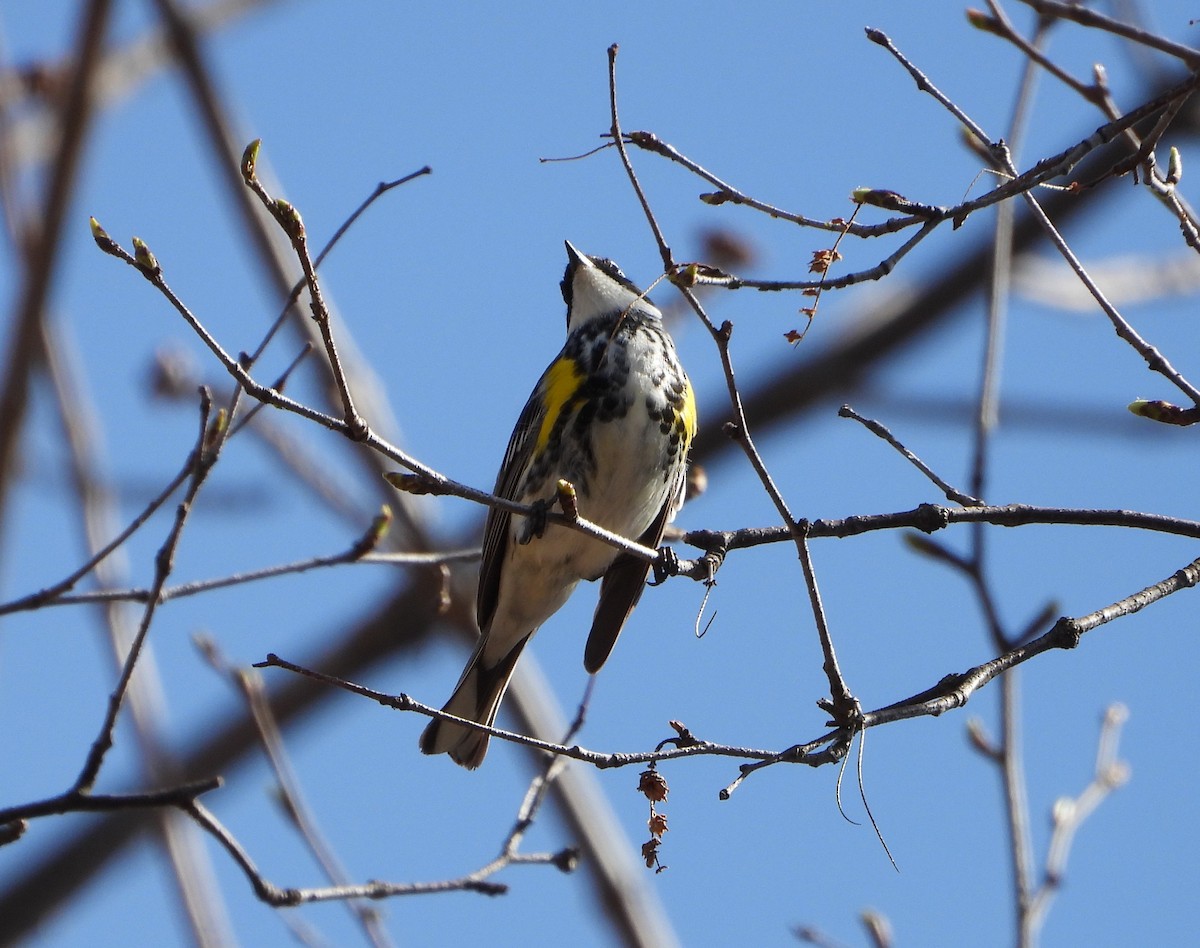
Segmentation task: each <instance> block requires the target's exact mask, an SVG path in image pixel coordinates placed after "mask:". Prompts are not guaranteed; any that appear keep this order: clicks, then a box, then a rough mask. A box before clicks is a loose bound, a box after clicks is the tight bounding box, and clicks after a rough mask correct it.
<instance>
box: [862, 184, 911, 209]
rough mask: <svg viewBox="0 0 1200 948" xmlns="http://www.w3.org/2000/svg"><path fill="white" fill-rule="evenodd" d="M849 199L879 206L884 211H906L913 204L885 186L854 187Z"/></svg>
mask: <svg viewBox="0 0 1200 948" xmlns="http://www.w3.org/2000/svg"><path fill="white" fill-rule="evenodd" d="M850 200H851V201H853V202H854V203H855V204H870V205H871V206H872V207H881V208H883V209H884V210H885V211H908V210H911V209H912V208H913V206H914V205H913V202H912V201H910V200H909V199H908V198H906V197H905V196H904V195H903V194H899V193H897V192H896V191H888V190H887V189H885V188H855V189H854V190H853V191H851V192H850Z"/></svg>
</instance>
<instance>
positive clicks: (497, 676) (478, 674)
mask: <svg viewBox="0 0 1200 948" xmlns="http://www.w3.org/2000/svg"><path fill="white" fill-rule="evenodd" d="M528 641H529V636H526V637H525V638H523V639H521V641H519V642H518V643H517V644H516V645H514V646H513V648H512V651H510V652H509V653H508V654H507V655H505V656H504V658H502V659H501V660H500V661H499V662H497V663H496V664H495V665H493V666H492V667H491V668H486V667H484V664H483V648H482V644H483V643H482V642H481V643H480V647H479V648H478V649H476V650H475V654H474V655H472V656H471V660H470V662H468V663H467V667H466V670H465V671H464V672H463V675H462V678H460V679H459V682H458V685H457V686H456V687H455V689H454V694H452V695H451V696H450V700H449V701H447V702H446V705H445V707H443V708H442V710H443V711H445V712H446V713H447V714H453V715H454V716H455V717H457V718H466V719H467V720H468V721H477V722H479V723H480V724H486V725H488V726H489V727H491V726H492V724H493V723H494V722H495V720H496V712H497V711H498V710H499V709H500V699H501V698H503V697H504V692H505V691H506V690H507V689H508V681H509V679H510V678H512V673H513V669H514V668H515V667H516V665H517V659H518V658H520V657H521V651H522V650H523V649H524V648H525V643H526V642H528ZM489 739H490V736H489V735H488V734H486V733H485V732H483V731H477V730H475V729H474V728H470V727H466V726H465V725H462V724H455V723H454V722H453V721H441V720H438V719H436V718H435V719H434V720H432V721H430V722H429V726H428V727H426V728H425V730H424V731H423V732H422V733H421V752H422V753H424V754H449V755H450V758H451V759H452V760H453V761H454V762H455V763H456V764H461V765H462V766H463V767H466V768H468V769H470V770H474V769H475V768H476V767H478V766H479V765H480V764H481V763H483V758H484V755H485V754H487V749H488V741H489Z"/></svg>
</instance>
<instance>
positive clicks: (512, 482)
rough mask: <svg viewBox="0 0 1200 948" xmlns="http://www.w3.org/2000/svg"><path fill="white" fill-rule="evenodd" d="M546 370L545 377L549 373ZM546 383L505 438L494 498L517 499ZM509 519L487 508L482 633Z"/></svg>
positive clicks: (479, 609) (495, 596) (479, 614)
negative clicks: (504, 448)
mask: <svg viewBox="0 0 1200 948" xmlns="http://www.w3.org/2000/svg"><path fill="white" fill-rule="evenodd" d="M549 371H550V370H549V369H547V370H546V374H549ZM545 380H546V375H543V376H542V378H541V380H539V382H538V384H537V387H536V388H534V390H533V394H532V395H530V396H529V401H527V402H526V403H525V407H524V408H522V409H521V416H520V417H519V418H518V419H517V425H516V427H515V428H513V433H512V436H511V437H510V438H509V439H508V448H507V449H506V450H505V452H504V461H503V462H502V463H501V464H500V473H499V474H497V475H496V486H495V487H494V488H493V489H492V493H493V494H495V495H496V496H497V497H504V498H506V499H508V500H516V499H517V491H518V490H519V489H520V486H521V478H522V477H523V476H524V474H525V469H526V468H527V467H528V466H529V456H530V454H531V453H532V452H533V446H534V442H535V440H536V438H537V432H538V429H539V428H540V427H541V424H542V419H543V417H544V416H545V414H546V404H545V398H544V397H543V394H542V389H543V387H544V385H545ZM511 518H512V515H511V514H509V513H508V511H506V510H499V509H497V508H496V507H489V508H488V515H487V523H486V524H485V525H484V528H483V557H482V559H481V560H480V564H479V592H478V594H477V595H476V598H475V614H476V618H477V619H478V621H479V628H480V629H482V630H486V629H487V627H488V623H489V622H491V619H492V614H493V613H494V612H495V611H496V602H497V601H498V600H499V598H500V569H501V567H502V566H503V564H504V556H505V553H506V552H507V550H508V542H509V529H508V524H509V521H510V520H511Z"/></svg>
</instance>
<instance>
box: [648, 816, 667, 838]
mask: <svg viewBox="0 0 1200 948" xmlns="http://www.w3.org/2000/svg"><path fill="white" fill-rule="evenodd" d="M646 826H647V828H649V830H650V835H651V836H655V837H658V838H660V839H661V838H662V835H663V833H665V832H666V831H667V817H666V815H665V814H663V813H652V814H651V815H650V819H648V820H647V821H646Z"/></svg>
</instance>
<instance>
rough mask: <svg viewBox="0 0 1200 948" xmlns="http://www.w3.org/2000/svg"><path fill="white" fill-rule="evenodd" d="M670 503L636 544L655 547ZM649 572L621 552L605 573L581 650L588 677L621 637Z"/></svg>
mask: <svg viewBox="0 0 1200 948" xmlns="http://www.w3.org/2000/svg"><path fill="white" fill-rule="evenodd" d="M673 500H674V497H668V498H667V501H666V503H664V504H663V507H662V510H660V511H659V512H658V516H657V517H655V518H654V522H653V523H652V524H650V526H649V528H647V530H646V532H645V533H643V534H642V535H641V536H640V537H638V543H640V544H642V546H649V547H654V548H655V549H657V548H658V544H659V543H660V542H661V541H662V535H663V530H665V529H666V527H667V521H668V520H670V519H671V513H672V507H673V503H672V502H673ZM649 572H650V563H649V562H648V561H646V560H644V559H642V558H641V557H638V556H634V555H633V554H631V553H621V554H619V555H618V556H617V558H616V559H615V560H613V562H612V565H611V566H609V568H608V570H607V571H606V572H605V573H604V579H602V580H601V581H600V601H599V602H598V603H597V604H596V614H595V616H594V617H593V618H592V631H591V632H589V633H588V640H587V645H586V646H585V647H584V650H583V667H584V668H586V669H587V671H588V674H590V675H594V674H595V673H596V672H598V671H599V670H600V668H601V666H603V665H604V663H605V661H606V660H607V659H608V655H609V653H610V652H611V651H612V650H613V646H614V645H616V644H617V636H618V635H620V634H621V629H622V628H623V627H624V625H625V620H626V619H628V618H629V613H631V612H633V607H634V606H636V605H637V602H638V600H639V599H641V598H642V590H644V589H645V588H646V576H647V575H648V574H649Z"/></svg>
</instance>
